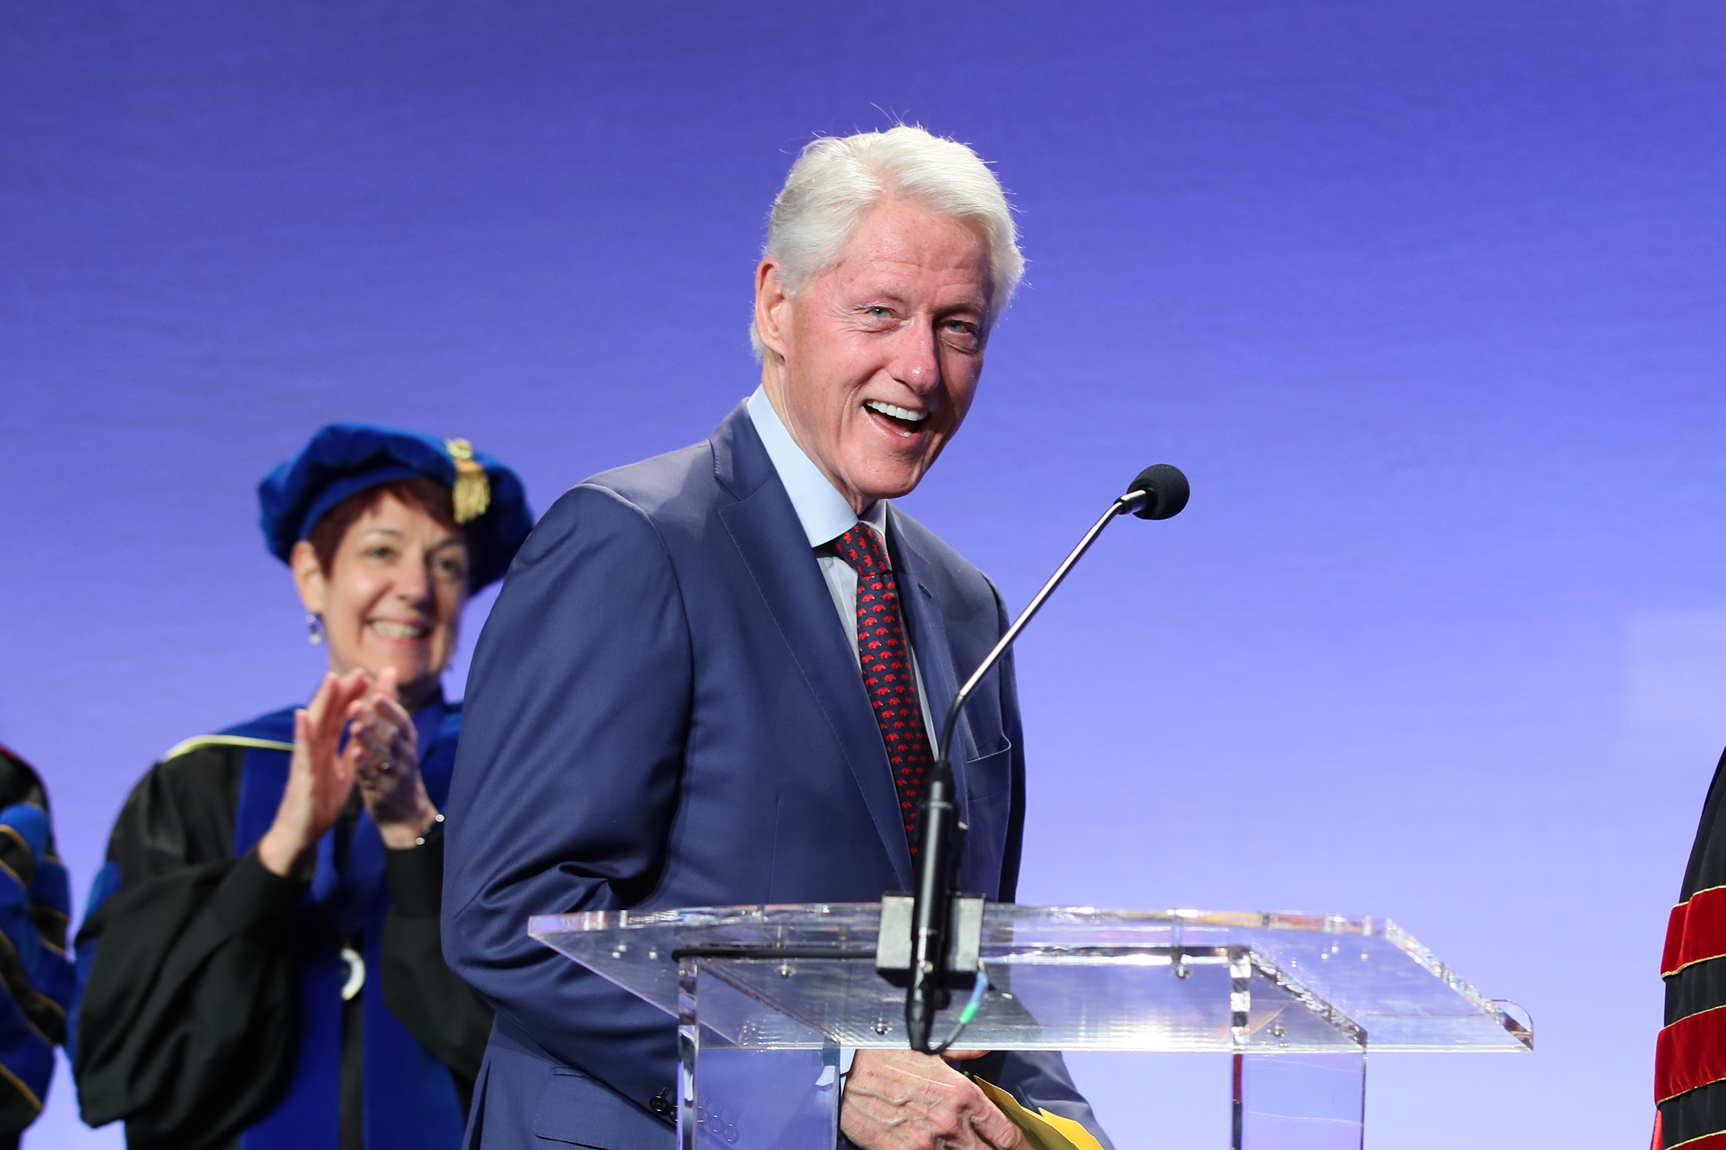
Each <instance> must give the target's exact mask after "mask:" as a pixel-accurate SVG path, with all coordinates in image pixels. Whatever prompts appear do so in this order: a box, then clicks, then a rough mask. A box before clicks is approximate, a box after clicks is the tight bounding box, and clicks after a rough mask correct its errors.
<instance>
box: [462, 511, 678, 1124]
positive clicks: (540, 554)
mask: <svg viewBox="0 0 1726 1150" xmlns="http://www.w3.org/2000/svg"><path fill="white" fill-rule="evenodd" d="M691 682H692V670H691V646H690V636H689V628H688V624H687V621H686V616H685V613H684V608H683V603H682V599H681V596H680V592H679V588H678V584H677V580H676V576H675V572H674V570H673V567H672V564H671V560H670V556H669V555H668V553H667V552H666V549H665V547H664V544H663V543H662V542H661V541H660V538H659V535H658V533H657V531H656V530H655V529H654V527H653V525H652V524H651V523H650V522H649V520H648V519H647V518H646V516H645V515H643V514H642V512H641V511H640V510H639V509H637V508H636V507H634V506H633V505H631V504H629V503H628V502H626V501H625V500H623V499H622V498H621V497H620V496H618V495H617V494H615V493H614V492H611V491H609V490H607V489H604V488H600V487H596V486H592V485H583V486H580V487H577V488H575V489H573V490H572V491H570V492H569V493H567V494H566V495H565V496H564V497H563V498H562V499H561V500H559V501H558V503H557V504H556V505H554V506H553V507H552V509H551V510H550V511H549V512H548V513H547V514H546V516H545V518H544V519H543V520H541V521H540V523H539V525H538V526H537V527H536V528H535V529H534V533H533V535H532V536H531V537H530V538H529V540H528V542H527V544H526V545H525V546H524V547H523V549H522V551H521V553H520V555H519V556H518V557H517V559H516V561H515V564H514V566H513V567H512V568H511V570H510V574H509V577H508V579H507V581H506V582H505V584H504V588H503V591H502V593H501V594H500V595H499V596H498V600H497V603H496V604H495V605H494V606H493V608H492V612H491V617H490V619H489V620H488V621H487V623H486V626H485V631H484V633H483V635H482V636H481V637H480V641H479V645H478V647H477V649H476V650H475V653H474V661H473V667H472V670H471V671H470V673H469V678H468V692H467V699H466V701H465V703H464V704H463V726H462V737H461V745H460V748H459V750H458V752H457V758H456V769H455V776H454V779H453V781H452V785H451V789H450V801H449V807H448V816H449V818H448V822H447V823H446V825H445V841H446V851H447V854H448V871H447V877H446V886H445V891H444V906H443V927H444V929H443V940H444V953H445V955H446V956H447V958H448V959H449V963H450V966H451V968H452V969H454V970H455V972H456V973H457V974H458V975H460V976H461V977H462V978H463V979H465V980H466V981H467V982H468V983H469V984H470V985H472V986H473V987H474V988H475V989H477V990H478V991H479V992H480V993H481V994H482V995H483V996H484V997H485V998H486V999H487V1000H488V1001H489V1002H490V1003H491V1004H492V1006H493V1008H494V1009H495V1010H496V1011H497V1014H498V1020H499V1025H500V1026H505V1025H507V1026H510V1027H512V1028H513V1029H514V1030H515V1031H516V1032H518V1033H520V1034H523V1035H525V1036H527V1037H528V1038H530V1039H531V1040H532V1041H533V1042H534V1043H535V1044H537V1045H538V1046H539V1047H540V1048H541V1049H543V1050H544V1051H545V1052H546V1053H548V1054H550V1055H551V1056H552V1057H554V1058H557V1059H559V1060H561V1061H563V1062H565V1063H567V1064H568V1065H571V1066H574V1067H576V1068H577V1069H579V1070H581V1071H583V1072H585V1073H587V1074H589V1075H590V1076H592V1077H594V1078H597V1079H599V1080H601V1081H603V1082H605V1083H606V1084H608V1085H609V1086H611V1087H612V1088H613V1089H614V1090H616V1091H617V1092H619V1093H620V1094H622V1095H623V1096H624V1097H626V1098H629V1099H631V1100H632V1101H634V1102H635V1103H637V1104H638V1105H642V1106H646V1105H647V1103H648V1100H649V1099H651V1098H652V1097H653V1096H654V1095H656V1094H657V1093H659V1092H660V1091H661V1090H662V1089H665V1088H668V1087H671V1086H673V1085H674V1082H675V1066H676V1039H675V1027H674V1024H673V1023H672V1020H671V1019H670V1017H669V1016H667V1015H666V1014H665V1013H663V1012H662V1011H660V1010H658V1009H657V1008H656V1007H653V1006H651V1005H649V1004H648V1003H646V1002H643V1001H641V1000H640V999H637V998H636V997H634V996H633V995H631V994H629V993H628V992H626V991H623V990H621V989H619V988H617V987H616V986H614V985H613V984H611V983H609V982H607V981H605V980H604V979H602V978H600V977H599V976H597V975H594V974H591V973H589V972H587V971H585V970H583V969H582V968H581V967H579V966H577V965H576V964H575V963H572V962H570V961H569V960H567V959H565V958H564V957H562V956H561V955H559V954H557V953H555V952H553V951H552V950H550V949H549V948H547V947H545V946H543V945H542V944H540V943H538V942H536V941H534V940H533V939H531V938H529V937H528V935H527V920H528V918H529V916H531V915H535V914H555V913H568V912H574V911H590V910H591V911H602V910H613V909H618V908H622V907H627V906H630V905H632V904H633V903H635V902H638V901H640V899H641V898H643V897H645V895H646V894H648V893H649V892H650V891H651V890H652V888H653V886H654V885H655V883H656V881H657V878H658V875H659V873H660V870H661V867H662V866H663V864H664V859H665V845H666V841H667V836H668V832H669V828H670V825H671V820H672V817H673V814H674V811H675V807H676V800H677V788H678V782H679V778H680V775H681V769H682V762H683V749H684V740H685V737H686V732H687V729H688V725H689V715H690V709H691V708H690V691H691Z"/></svg>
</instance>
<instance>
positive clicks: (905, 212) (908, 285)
mask: <svg viewBox="0 0 1726 1150" xmlns="http://www.w3.org/2000/svg"><path fill="white" fill-rule="evenodd" d="M991 272H992V269H991V267H990V261H989V244H988V240H987V238H986V237H985V235H984V233H983V229H982V227H981V226H980V225H979V224H978V222H977V221H975V220H972V219H969V218H966V217H962V216H947V215H939V214H937V213H935V212H932V211H930V210H928V209H926V208H922V207H920V206H917V205H910V204H905V203H903V202H890V203H889V204H884V205H877V207H876V208H874V209H872V210H871V211H870V212H869V213H867V214H866V215H865V216H864V217H863V218H862V219H860V220H859V221H858V222H857V226H856V227H855V228H853V229H852V231H851V235H850V237H849V238H848V239H847V240H846V242H845V244H844V246H843V247H841V248H840V250H839V255H838V258H837V259H835V260H834V261H833V263H832V264H830V265H829V266H828V268H827V269H825V271H824V272H823V273H821V274H825V275H831V276H833V277H834V278H835V279H836V280H838V281H839V282H841V283H843V284H846V285H848V286H851V287H855V288H859V289H862V290H869V289H870V288H881V289H894V290H898V291H900V292H911V293H916V294H919V295H922V294H939V295H941V296H943V297H952V299H951V302H955V303H956V302H961V299H962V297H967V296H968V297H971V298H972V302H974V303H975V305H976V306H978V307H982V308H987V306H988V304H989V302H990V301H991V300H992V299H993V298H994V294H995V291H994V282H993V276H992V275H991Z"/></svg>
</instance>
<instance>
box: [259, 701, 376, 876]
mask: <svg viewBox="0 0 1726 1150" xmlns="http://www.w3.org/2000/svg"><path fill="white" fill-rule="evenodd" d="M365 691H366V673H365V672H364V671H358V670H356V671H349V672H348V673H347V674H346V675H342V676H340V677H338V676H336V675H335V674H333V673H332V674H327V675H325V676H324V681H323V682H322V683H321V684H319V686H318V691H317V694H315V695H313V696H312V701H311V702H310V703H309V704H307V705H306V706H305V707H304V708H303V709H301V710H297V711H295V712H294V752H293V759H292V761H291V763H290V765H289V767H288V785H287V789H286V790H284V791H283V792H282V801H281V803H280V804H279V805H278V806H277V807H276V818H275V821H274V822H272V823H271V824H270V829H269V830H267V831H265V832H264V837H263V838H262V839H260V840H258V860H259V861H260V862H262V863H263V864H264V866H266V867H268V868H269V869H270V870H271V871H273V872H275V873H276V874H279V875H283V876H286V875H290V874H295V873H301V874H303V873H304V872H305V871H306V870H308V869H309V863H310V850H311V848H312V846H313V844H315V843H316V842H317V841H318V840H319V839H320V838H322V837H323V835H324V832H325V831H327V830H329V829H330V827H332V826H334V825H335V821H336V819H337V818H339V817H340V816H341V813H342V808H343V807H345V806H347V804H348V795H349V793H351V792H352V791H353V789H354V767H353V762H352V759H351V757H350V756H348V755H344V754H340V753H339V752H338V748H339V747H340V746H341V741H342V728H343V727H344V726H345V725H346V723H347V712H348V708H349V707H350V706H352V705H354V704H355V703H356V702H357V701H358V700H359V699H360V698H361V697H363V696H364V695H365Z"/></svg>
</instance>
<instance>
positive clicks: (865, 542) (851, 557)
mask: <svg viewBox="0 0 1726 1150" xmlns="http://www.w3.org/2000/svg"><path fill="white" fill-rule="evenodd" d="M833 546H834V547H835V548H837V549H838V551H839V558H841V559H843V560H845V562H846V563H848V564H850V565H851V568H852V570H854V571H856V572H857V574H858V575H859V576H869V575H879V574H880V573H881V572H883V571H890V570H892V564H890V563H888V562H887V552H886V551H885V550H884V549H883V548H882V546H881V537H880V536H879V535H877V534H875V530H874V528H872V527H870V526H869V525H868V524H867V523H855V524H852V526H851V530H849V531H847V532H846V533H845V534H843V535H841V536H840V537H839V538H837V539H835V540H834V541H833Z"/></svg>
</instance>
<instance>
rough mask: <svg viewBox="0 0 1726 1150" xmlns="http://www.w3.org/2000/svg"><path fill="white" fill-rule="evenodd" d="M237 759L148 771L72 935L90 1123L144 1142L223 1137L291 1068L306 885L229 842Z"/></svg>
mask: <svg viewBox="0 0 1726 1150" xmlns="http://www.w3.org/2000/svg"><path fill="white" fill-rule="evenodd" d="M193 754H194V755H196V754H198V752H194V753H193ZM191 758H192V756H187V759H191ZM231 766H233V764H230V763H225V762H224V761H223V756H221V755H220V754H219V753H212V754H209V755H207V756H201V757H200V760H197V761H191V762H183V761H181V760H174V761H171V762H170V763H167V764H162V765H159V766H157V767H156V768H155V769H154V770H152V771H151V772H150V774H149V775H147V776H146V777H145V779H144V781H143V782H142V783H140V784H139V785H138V787H137V789H136V790H135V791H133V793H132V796H131V798H130V799H128V800H127V803H126V806H125V809H124V810H122V811H121V814H120V818H119V821H118V822H117V823H116V824H115V826H114V833H113V836H112V838H111V840H110V842H109V847H108V863H107V865H106V866H105V867H104V868H103V871H102V873H101V874H99V875H98V877H97V881H96V890H95V892H94V893H93V896H92V900H91V901H92V906H91V909H90V911H89V913H88V915H87V917H86V918H85V921H84V925H83V927H82V929H81V930H80V931H79V933H78V955H79V963H78V966H79V974H80V983H81V985H80V988H79V1003H78V1008H77V1014H76V1025H77V1038H78V1041H77V1046H76V1054H75V1057H74V1060H73V1073H74V1075H75V1076H76V1078H77V1082H78V1098H79V1104H80V1107H81V1109H82V1111H83V1117H84V1121H85V1122H87V1123H89V1124H90V1125H92V1126H100V1125H103V1124H104V1123H108V1122H112V1121H114V1120H115V1119H125V1121H126V1137H127V1143H128V1145H130V1146H132V1147H135V1148H138V1147H142V1148H150V1147H169V1146H172V1147H175V1148H177V1150H198V1148H200V1147H209V1146H220V1145H222V1144H223V1143H224V1142H226V1141H227V1140H228V1139H229V1138H231V1137H233V1135H234V1134H235V1133H236V1132H237V1131H238V1130H240V1129H241V1128H243V1127H244V1126H245V1125H246V1123H247V1122H248V1121H250V1120H252V1119H253V1118H255V1116H256V1115H257V1114H258V1113H259V1112H260V1111H261V1110H262V1109H264V1108H265V1107H267V1106H268V1104H269V1103H270V1101H271V1100H272V1099H273V1098H274V1096H275V1095H276V1093H277V1091H279V1090H280V1089H281V1088H282V1087H283V1085H285V1083H286V1081H287V1078H288V1075H289V1072H290V1070H291V1059H292V1057H293V1050H294V1041H293V1039H294V1029H293V1025H294V1024H293V1012H294V1007H295V998H296V984H295V979H294V966H293V949H292V944H291V940H290V939H289V937H288V930H287V927H288V923H289V921H290V915H291V912H292V910H293V907H294V905H295V904H296V903H297V902H298V901H299V898H300V896H301V894H303V893H304V891H305V884H304V883H301V882H297V881H295V880H293V879H289V878H282V877H280V876H278V875H275V874H273V873H271V872H270V871H269V870H268V869H267V868H265V866H264V865H263V864H262V863H261V862H259V861H258V857H257V853H256V852H255V851H254V852H250V853H248V854H246V855H245V856H244V857H243V858H240V859H235V858H233V857H232V855H231V853H230V852H229V851H228V850H226V848H225V847H224V846H223V845H222V844H223V842H224V840H225V839H226V838H228V837H231V835H232V825H233V824H232V817H233V816H232V807H231V804H229V803H228V796H227V795H226V794H225V790H226V788H225V787H224V786H223V785H222V780H221V779H220V778H219V776H221V775H223V774H224V773H231V771H228V772H224V770H223V768H224V767H231ZM206 768H207V769H206ZM186 784H189V785H186ZM224 832H225V834H224ZM116 887H117V889H116ZM104 894H106V895H109V897H107V898H105V899H103V897H102V896H103V895H104ZM98 902H99V905H97V904H98Z"/></svg>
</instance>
